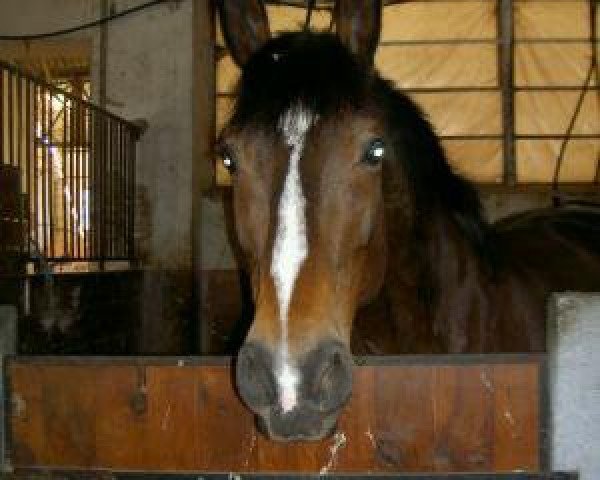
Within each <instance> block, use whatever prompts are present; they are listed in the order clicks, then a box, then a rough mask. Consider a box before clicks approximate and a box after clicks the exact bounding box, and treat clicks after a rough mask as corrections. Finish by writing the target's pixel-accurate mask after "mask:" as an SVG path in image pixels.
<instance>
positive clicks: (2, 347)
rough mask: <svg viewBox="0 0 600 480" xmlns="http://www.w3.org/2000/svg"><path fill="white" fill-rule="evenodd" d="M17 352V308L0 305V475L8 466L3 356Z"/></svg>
mask: <svg viewBox="0 0 600 480" xmlns="http://www.w3.org/2000/svg"><path fill="white" fill-rule="evenodd" d="M16 352H17V308H16V307H14V306H12V305H0V476H1V475H2V474H1V472H2V471H4V470H6V469H7V468H8V465H7V463H6V432H5V431H4V426H5V418H6V412H5V410H4V407H5V405H6V398H5V394H4V393H5V390H4V382H5V378H4V356H5V355H13V354H15V353H16Z"/></svg>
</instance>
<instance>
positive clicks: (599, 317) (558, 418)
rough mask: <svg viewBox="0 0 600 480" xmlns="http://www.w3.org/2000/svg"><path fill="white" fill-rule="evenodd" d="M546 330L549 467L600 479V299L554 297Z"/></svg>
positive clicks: (593, 296)
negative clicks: (548, 388) (548, 390)
mask: <svg viewBox="0 0 600 480" xmlns="http://www.w3.org/2000/svg"><path fill="white" fill-rule="evenodd" d="M548 318H549V325H548V353H549V387H550V425H549V426H550V445H549V447H550V466H551V468H552V470H577V471H579V473H580V477H579V478H580V479H581V480H592V479H598V478H600V368H599V366H600V293H596V294H591V293H561V294H556V295H555V296H554V297H553V298H552V300H551V303H550V312H549V316H548Z"/></svg>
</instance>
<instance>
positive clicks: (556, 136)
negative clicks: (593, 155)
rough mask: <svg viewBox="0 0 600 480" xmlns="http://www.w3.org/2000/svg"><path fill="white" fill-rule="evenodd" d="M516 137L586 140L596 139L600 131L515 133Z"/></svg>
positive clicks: (520, 138) (599, 136)
mask: <svg viewBox="0 0 600 480" xmlns="http://www.w3.org/2000/svg"><path fill="white" fill-rule="evenodd" d="M515 138H516V139H519V140H522V139H528V140H546V139H555V140H560V139H565V138H571V139H574V140H586V139H595V138H600V133H572V134H570V135H566V134H564V133H563V134H524V135H515Z"/></svg>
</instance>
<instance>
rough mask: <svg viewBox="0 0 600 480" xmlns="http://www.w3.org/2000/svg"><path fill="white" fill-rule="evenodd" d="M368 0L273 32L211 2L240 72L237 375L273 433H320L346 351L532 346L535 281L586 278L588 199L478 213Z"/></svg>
mask: <svg viewBox="0 0 600 480" xmlns="http://www.w3.org/2000/svg"><path fill="white" fill-rule="evenodd" d="M381 8H382V6H381V2H380V1H369V2H363V1H360V0H338V1H337V2H336V5H335V7H334V12H333V16H334V23H335V26H336V29H335V30H336V31H335V33H328V32H311V31H301V32H296V33H291V32H287V33H282V34H280V35H278V36H275V37H272V36H271V34H270V30H269V23H268V19H267V15H266V11H265V7H264V5H263V3H262V2H260V1H259V0H246V1H244V2H238V1H234V0H231V1H227V0H224V1H221V3H220V4H219V9H220V18H221V22H222V30H223V33H224V37H225V40H226V43H227V46H228V48H229V50H230V52H231V55H232V57H233V59H234V61H235V62H236V63H237V64H238V65H239V66H240V67H241V77H240V80H239V84H238V87H237V101H236V104H235V107H234V109H233V112H232V115H231V119H230V121H229V123H228V124H227V125H226V126H225V127H224V129H223V130H222V132H221V134H220V137H219V140H218V145H217V148H218V149H219V152H220V155H221V158H222V161H223V164H224V166H225V167H226V168H227V169H228V170H229V172H230V173H231V178H232V189H233V211H234V225H235V232H236V236H237V241H238V243H239V246H240V247H241V249H242V251H243V253H244V268H246V270H247V271H248V275H249V277H250V281H251V288H252V297H253V301H254V305H255V311H254V318H253V320H252V322H251V325H250V326H249V329H248V332H247V336H246V338H245V341H244V343H243V345H242V346H241V348H240V350H239V352H238V354H237V358H236V360H235V382H236V386H237V390H238V393H239V395H240V397H241V399H242V401H243V402H244V403H245V405H246V406H247V407H248V408H249V409H250V410H251V411H252V412H253V413H254V414H255V417H256V419H257V422H258V425H259V427H260V428H261V430H262V431H263V432H264V433H265V434H266V435H267V436H269V437H270V438H272V439H274V440H278V441H298V440H301V441H309V440H316V439H320V438H323V437H325V436H327V435H329V434H331V432H332V431H333V430H334V429H335V425H336V421H337V417H338V414H339V412H340V411H341V409H342V408H343V406H344V404H345V403H346V402H347V400H348V398H349V396H350V394H351V390H352V367H353V354H368V353H375V354H398V353H408V352H410V353H444V352H446V353H464V352H512V351H519V352H537V351H543V350H544V345H545V332H544V330H545V329H544V318H545V303H546V301H547V297H548V295H549V293H550V292H552V291H556V290H564V289H572V290H581V291H586V290H594V289H596V290H599V289H600V213H599V212H597V211H593V209H584V208H567V207H565V208H548V209H543V210H539V211H535V212H530V213H526V214H521V215H518V216H515V217H513V218H510V219H507V220H504V221H502V222H501V223H499V224H497V225H491V224H489V223H488V222H487V221H486V220H485V218H484V214H483V212H482V206H481V203H480V200H479V197H478V195H477V192H476V189H475V188H474V186H473V185H471V184H470V183H469V182H468V181H467V180H465V179H463V178H462V177H461V176H459V175H458V174H456V173H455V172H454V171H453V170H452V169H451V167H450V166H449V163H448V161H447V158H446V155H445V152H444V150H443V148H442V146H441V143H440V140H439V139H438V137H437V136H436V134H435V132H434V129H433V128H432V126H431V124H430V123H429V122H428V120H427V118H426V116H425V114H424V113H423V112H422V111H421V109H420V108H419V107H418V106H417V105H416V104H415V103H414V102H413V101H412V100H411V99H410V98H409V97H408V96H406V95H405V94H403V93H402V92H400V91H398V90H396V89H395V88H394V87H393V86H392V84H391V83H390V82H388V81H386V80H385V79H383V78H382V77H381V76H380V75H379V74H378V73H377V71H376V69H375V67H374V53H375V50H376V47H377V44H378V39H379V33H380V29H381Z"/></svg>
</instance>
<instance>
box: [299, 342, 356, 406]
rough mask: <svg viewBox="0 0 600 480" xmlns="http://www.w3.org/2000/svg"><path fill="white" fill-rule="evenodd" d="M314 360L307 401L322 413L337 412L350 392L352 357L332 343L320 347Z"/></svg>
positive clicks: (338, 345)
mask: <svg viewBox="0 0 600 480" xmlns="http://www.w3.org/2000/svg"><path fill="white" fill-rule="evenodd" d="M315 358H317V362H315V364H314V367H313V368H314V373H315V375H314V376H313V378H314V382H313V383H312V385H311V386H310V394H309V399H310V400H311V401H312V402H314V404H315V405H316V406H317V408H318V409H319V410H321V411H322V412H331V411H335V410H338V409H339V408H340V407H342V406H343V405H344V403H346V401H347V400H348V397H349V396H350V392H351V390H352V357H351V355H350V353H349V352H348V351H347V349H346V348H345V347H344V346H343V345H341V344H338V343H333V344H327V345H325V346H324V347H321V348H320V349H319V350H318V353H317V354H316V355H315ZM307 367H308V368H311V366H310V365H308V366H307Z"/></svg>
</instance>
